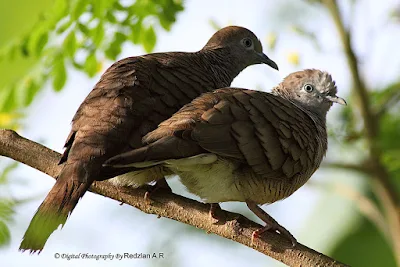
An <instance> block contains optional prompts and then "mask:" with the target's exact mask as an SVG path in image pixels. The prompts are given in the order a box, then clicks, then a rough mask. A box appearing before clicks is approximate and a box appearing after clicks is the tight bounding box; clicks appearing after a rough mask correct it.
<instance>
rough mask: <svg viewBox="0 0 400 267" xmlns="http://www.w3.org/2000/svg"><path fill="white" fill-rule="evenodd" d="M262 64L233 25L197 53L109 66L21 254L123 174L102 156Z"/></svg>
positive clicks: (254, 45)
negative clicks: (94, 187)
mask: <svg viewBox="0 0 400 267" xmlns="http://www.w3.org/2000/svg"><path fill="white" fill-rule="evenodd" d="M260 63H265V64H267V65H269V66H271V67H272V68H274V69H278V66H277V65H276V63H275V62H274V61H272V60H271V59H269V58H268V57H267V56H266V55H265V54H263V52H262V46H261V43H260V41H259V40H258V39H257V37H256V36H255V35H254V34H253V33H252V32H251V31H249V30H248V29H245V28H242V27H237V26H230V27H226V28H223V29H221V30H219V31H218V32H216V33H215V34H214V35H213V36H212V37H211V39H210V40H209V41H208V42H207V44H206V45H205V46H204V47H203V48H202V49H201V50H200V51H198V52H194V53H184V52H170V53H155V54H148V55H143V56H137V57H129V58H125V59H122V60H120V61H118V62H116V63H114V64H113V65H112V66H111V67H110V68H109V69H108V70H107V71H106V72H105V73H104V74H103V75H102V77H101V79H100V81H99V82H98V83H97V84H96V86H95V87H94V89H93V90H92V91H91V92H90V93H89V95H88V96H87V97H86V99H85V100H84V101H83V103H82V104H81V105H80V107H79V109H78V111H77V112H76V114H75V116H74V118H73V120H72V130H71V132H70V134H69V136H68V138H67V141H66V143H65V152H64V154H63V156H62V158H61V160H60V164H64V167H63V169H62V171H61V173H60V175H59V177H58V179H57V181H56V183H55V185H54V186H53V188H52V189H51V191H50V192H49V194H48V195H47V197H46V199H45V200H44V201H43V203H42V204H41V205H40V207H39V209H38V210H37V212H36V214H35V216H34V217H33V219H32V221H31V223H30V225H29V228H28V230H27V231H26V233H25V235H24V238H23V241H22V243H21V246H20V250H31V252H35V251H41V250H42V249H43V247H44V244H45V243H46V241H47V239H48V238H49V236H50V235H51V233H52V232H53V231H54V230H56V229H57V227H58V226H59V225H60V224H61V225H63V224H64V223H65V222H66V219H67V217H68V216H69V214H70V213H71V212H72V210H73V209H74V208H75V206H76V204H77V202H78V201H79V199H80V198H81V197H82V196H83V195H84V194H85V192H86V191H87V190H88V188H89V187H90V185H91V184H92V183H93V181H95V180H104V179H107V178H111V177H114V176H116V175H118V174H119V173H123V172H126V171H127V169H122V170H117V171H114V170H112V169H109V168H102V165H103V163H104V162H105V161H106V160H107V159H109V158H111V157H112V156H115V155H117V154H119V153H122V152H124V151H128V150H131V149H135V148H138V147H141V146H142V141H141V140H142V137H143V136H144V135H146V134H147V133H148V132H150V131H152V130H154V129H156V127H157V125H158V124H159V123H160V122H162V121H164V120H166V119H168V118H169V117H170V116H171V115H172V114H173V113H174V112H176V111H178V110H179V109H180V108H181V107H182V106H183V105H185V104H187V103H189V102H190V101H192V100H193V99H194V98H196V97H197V96H199V95H200V94H202V93H204V92H208V91H211V90H213V89H216V88H221V87H226V86H229V85H230V83H231V82H232V80H233V79H234V78H235V77H236V76H237V75H238V74H239V73H240V72H241V71H242V70H243V69H245V68H246V67H248V66H250V65H253V64H260ZM160 178H161V177H157V179H160Z"/></svg>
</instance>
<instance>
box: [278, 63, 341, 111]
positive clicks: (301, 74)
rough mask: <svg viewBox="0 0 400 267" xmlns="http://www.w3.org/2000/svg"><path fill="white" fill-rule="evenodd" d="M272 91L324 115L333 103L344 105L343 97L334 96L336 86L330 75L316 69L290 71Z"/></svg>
mask: <svg viewBox="0 0 400 267" xmlns="http://www.w3.org/2000/svg"><path fill="white" fill-rule="evenodd" d="M273 92H274V93H276V94H277V95H280V96H283V97H285V98H287V99H289V100H290V101H292V102H294V103H295V104H296V105H298V106H300V107H302V108H305V109H306V110H308V111H311V112H313V113H314V114H318V115H321V116H324V117H325V116H326V113H327V112H328V110H329V109H330V107H331V106H332V104H333V103H338V104H341V105H346V101H345V100H344V99H343V98H341V97H338V96H336V93H337V88H336V84H335V81H334V80H333V79H332V76H331V75H330V74H329V73H327V72H324V71H320V70H316V69H307V70H303V71H298V72H294V73H291V74H290V75H288V76H287V77H286V78H285V79H284V80H283V82H282V83H280V84H279V86H277V87H275V88H274V89H273Z"/></svg>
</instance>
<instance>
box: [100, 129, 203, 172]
mask: <svg viewBox="0 0 400 267" xmlns="http://www.w3.org/2000/svg"><path fill="white" fill-rule="evenodd" d="M201 153H204V150H203V149H202V148H201V147H200V146H199V145H197V144H196V143H195V142H193V141H189V140H183V139H181V138H179V137H176V136H167V137H163V138H161V139H159V140H157V141H155V142H154V143H151V144H149V145H147V146H145V147H141V148H138V149H134V150H131V151H128V152H125V153H122V154H119V155H117V156H114V157H112V158H110V159H109V160H107V161H106V162H105V164H104V166H112V167H114V168H122V167H135V168H145V167H151V166H154V165H157V164H160V163H162V162H163V161H165V160H169V159H180V158H186V157H191V156H194V155H197V154H201Z"/></svg>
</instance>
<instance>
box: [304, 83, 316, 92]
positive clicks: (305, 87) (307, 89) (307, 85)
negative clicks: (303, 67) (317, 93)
mask: <svg viewBox="0 0 400 267" xmlns="http://www.w3.org/2000/svg"><path fill="white" fill-rule="evenodd" d="M303 88H304V91H306V92H307V93H311V92H312V91H314V86H312V85H311V84H306V85H304V87H303Z"/></svg>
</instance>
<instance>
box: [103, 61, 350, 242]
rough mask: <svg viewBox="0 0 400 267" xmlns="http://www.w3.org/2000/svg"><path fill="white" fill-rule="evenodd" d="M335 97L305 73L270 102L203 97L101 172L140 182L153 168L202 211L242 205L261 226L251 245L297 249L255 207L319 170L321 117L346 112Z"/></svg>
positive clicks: (290, 79) (320, 75)
mask: <svg viewBox="0 0 400 267" xmlns="http://www.w3.org/2000/svg"><path fill="white" fill-rule="evenodd" d="M336 91H337V89H336V85H335V82H334V81H333V80H332V77H331V75H329V74H328V73H326V72H323V71H320V70H315V69H307V70H304V71H299V72H295V73H292V74H290V75H289V76H287V77H286V78H285V79H284V80H283V82H282V83H280V84H279V85H278V86H277V87H275V88H273V90H272V94H270V93H265V92H259V91H253V90H245V89H239V88H223V89H219V90H216V91H213V92H209V93H205V94H203V95H202V96H200V97H198V98H196V99H195V100H193V101H192V102H191V103H189V104H187V105H185V106H184V107H183V108H182V109H181V110H179V111H178V112H177V113H175V114H174V115H173V116H172V117H171V118H169V119H168V120H166V121H164V122H162V123H161V124H160V125H159V126H158V128H157V129H156V130H154V131H152V132H150V133H148V134H147V135H146V136H145V137H144V138H143V141H144V142H146V143H148V145H147V146H145V147H141V148H139V149H135V150H132V151H129V152H126V153H124V154H121V155H118V156H115V157H113V158H111V159H109V160H108V161H107V162H106V165H107V166H114V167H127V166H129V167H134V168H140V171H138V172H137V173H136V174H137V175H136V176H137V177H136V178H134V176H133V175H132V176H131V177H132V178H133V179H136V180H137V181H142V182H150V181H149V180H147V181H144V180H145V178H148V179H149V177H150V176H149V175H147V173H148V172H152V171H154V169H157V168H158V171H159V172H162V171H164V172H165V174H168V171H170V172H173V173H175V174H177V175H179V177H180V180H181V181H182V183H183V184H184V185H185V186H186V187H187V189H188V190H189V191H190V192H192V193H194V194H196V195H198V196H200V197H201V198H202V199H203V200H205V202H207V203H219V202H225V201H242V202H246V203H247V206H248V207H249V209H250V210H251V211H253V212H254V213H255V214H256V215H257V216H258V217H259V218H260V219H261V220H263V221H264V222H265V223H266V226H265V227H263V228H261V229H259V230H258V231H256V232H254V233H253V237H256V236H258V235H260V234H261V233H263V232H264V231H266V230H269V229H271V230H274V231H278V232H280V233H281V234H283V235H284V236H286V237H288V238H289V239H290V240H291V241H292V243H293V244H296V239H295V238H294V237H293V236H292V235H291V234H290V233H289V232H288V231H287V230H286V229H285V228H283V227H282V226H280V225H279V224H278V223H277V222H276V221H275V220H274V219H273V218H272V217H270V216H269V215H268V214H267V213H266V212H265V211H263V210H262V209H261V208H260V207H259V206H258V204H261V205H262V204H265V203H273V202H275V201H278V200H281V199H284V198H286V197H288V196H290V195H291V194H293V193H294V192H295V191H296V190H297V189H299V188H300V187H301V186H302V185H304V183H305V182H307V180H308V179H309V178H310V177H311V175H312V174H313V173H314V172H315V171H316V170H317V169H318V167H319V165H320V163H321V161H322V158H323V156H324V155H325V152H326V150H327V133H326V114H327V112H328V110H329V109H330V107H331V106H332V103H339V104H346V102H345V101H344V100H343V99H342V98H340V97H337V96H336ZM166 169H167V170H166ZM153 177H154V176H153Z"/></svg>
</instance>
